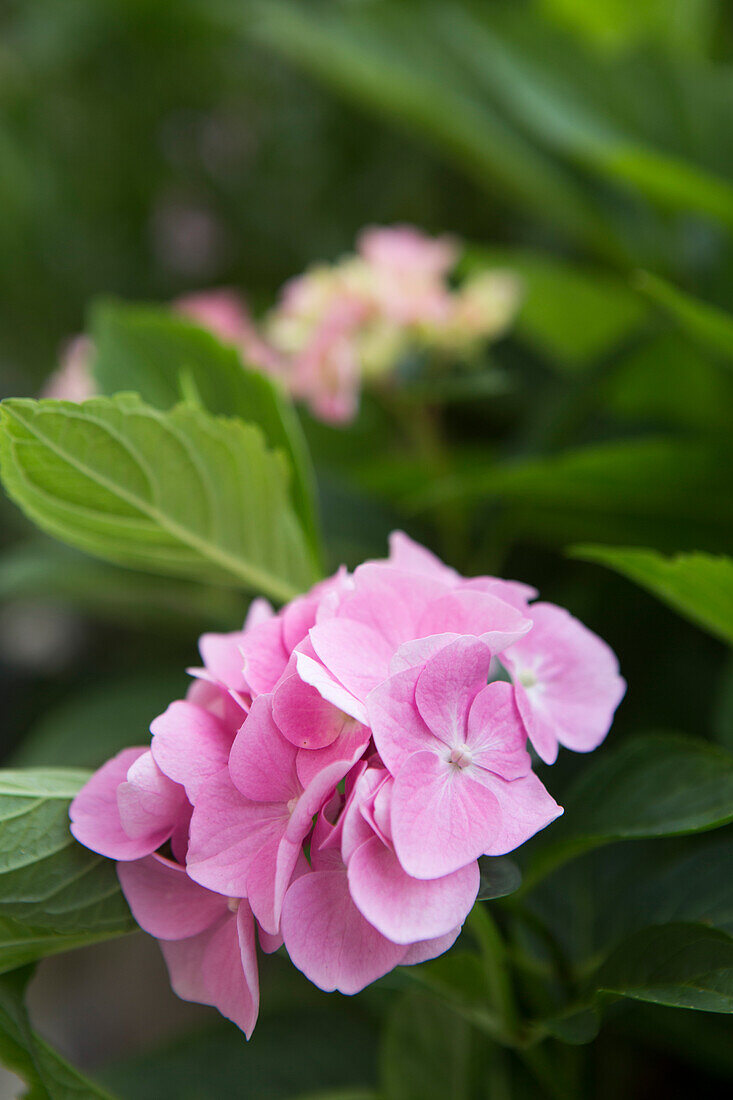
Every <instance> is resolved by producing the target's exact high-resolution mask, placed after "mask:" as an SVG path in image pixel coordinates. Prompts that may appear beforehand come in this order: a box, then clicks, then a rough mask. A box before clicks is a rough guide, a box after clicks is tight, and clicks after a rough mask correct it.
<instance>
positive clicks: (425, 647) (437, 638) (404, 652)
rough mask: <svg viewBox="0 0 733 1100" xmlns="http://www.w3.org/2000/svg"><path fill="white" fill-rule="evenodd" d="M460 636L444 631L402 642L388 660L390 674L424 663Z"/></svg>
mask: <svg viewBox="0 0 733 1100" xmlns="http://www.w3.org/2000/svg"><path fill="white" fill-rule="evenodd" d="M460 637H461V635H460V634H455V633H453V632H452V631H446V633H444V634H428V635H427V636H426V637H425V638H415V639H414V641H412V642H403V643H402V645H401V646H400V648H399V649H398V650H397V652H396V653H395V654H394V655H393V657H392V660H391V661H390V662H389V673H390V676H394V674H395V673H396V672H403V671H404V670H405V669H408V668H415V667H416V666H417V665H420V666H422V665H424V664H426V663H427V662H428V661H429V660H430V658H431V657H434V656H435V654H436V653H439V652H440V650H441V649H444V648H445V647H446V646H447V645H448V644H449V643H450V642H455V641H456V639H457V638H460Z"/></svg>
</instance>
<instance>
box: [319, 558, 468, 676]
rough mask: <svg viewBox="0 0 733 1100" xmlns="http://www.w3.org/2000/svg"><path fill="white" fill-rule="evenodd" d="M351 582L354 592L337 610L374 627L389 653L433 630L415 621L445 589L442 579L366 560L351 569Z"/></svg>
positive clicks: (420, 618)
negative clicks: (406, 571) (421, 626)
mask: <svg viewBox="0 0 733 1100" xmlns="http://www.w3.org/2000/svg"><path fill="white" fill-rule="evenodd" d="M354 584H355V590H354V593H353V594H352V595H350V596H348V597H347V598H346V599H344V601H343V603H342V605H341V608H340V611H339V614H340V615H341V616H343V617H344V618H347V619H349V620H350V621H352V622H360V623H362V624H363V625H364V626H367V627H370V628H371V629H372V630H374V631H375V632H376V633H377V634H379V635H380V637H382V638H383V639H384V641H386V643H387V645H388V648H389V651H390V654H391V653H393V652H394V651H395V650H396V649H397V648H398V646H400V645H402V643H403V642H407V641H410V639H412V638H419V637H421V635H423V634H435V633H437V631H434V630H430V631H428V630H421V629H420V628H419V624H420V622H421V620H422V618H423V617H424V615H425V611H426V608H428V607H429V606H430V605H431V604H432V603H434V602H435V601H436V600H438V599H439V597H441V596H444V595H445V593H446V592H447V591H448V587H447V586H446V584H445V583H443V582H442V581H439V580H436V579H435V577H431V576H425V575H421V574H414V573H404V572H402V571H401V570H399V569H394V568H392V567H391V566H389V565H386V564H385V563H383V562H367V563H366V565H360V566H359V568H358V569H357V570H356V572H355V573H354ZM446 629H448V628H446ZM314 645H315V642H314ZM317 649H318V647H317V646H316V650H317ZM319 655H320V654H319ZM326 663H327V662H326ZM339 679H341V677H340V676H339Z"/></svg>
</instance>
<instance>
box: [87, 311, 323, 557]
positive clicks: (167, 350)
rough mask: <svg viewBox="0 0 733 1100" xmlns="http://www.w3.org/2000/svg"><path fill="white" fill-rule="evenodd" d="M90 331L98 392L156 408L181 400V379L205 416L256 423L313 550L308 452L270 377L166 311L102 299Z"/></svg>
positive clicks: (312, 498)
mask: <svg viewBox="0 0 733 1100" xmlns="http://www.w3.org/2000/svg"><path fill="white" fill-rule="evenodd" d="M91 330H92V335H93V338H94V346H95V349H96V355H95V361H94V376H95V378H96V381H97V384H98V385H99V387H100V392H101V393H104V394H107V395H108V396H112V395H114V394H115V393H118V392H120V391H125V392H127V391H129V390H134V391H135V393H139V394H140V396H141V397H142V399H143V401H146V402H147V403H148V404H149V405H153V406H154V407H155V408H156V409H170V408H171V407H172V406H174V405H176V404H178V402H179V401H181V400H182V399H185V398H186V397H187V394H186V393H185V392H184V391H183V389H182V386H183V384H184V383H183V380H184V378H185V379H187V380H188V383H189V384H190V385H191V384H192V386H193V389H194V391H195V393H196V394H197V395H198V397H199V398H200V401H201V403H202V404H203V406H204V408H205V409H207V410H208V411H209V412H211V413H216V414H218V415H222V416H238V417H240V418H241V419H242V420H245V421H246V422H247V423H252V424H256V425H257V426H258V427H259V428H260V429H261V431H262V433H263V435H264V437H265V441H266V443H267V445H268V446H269V447H271V448H273V449H280V450H281V451H282V452H283V454H284V455H285V456H286V457H287V459H288V461H289V463H290V466H291V469H292V477H293V485H292V493H293V503H294V505H295V510H296V513H297V515H298V516H299V518H300V521H301V523H302V525H303V529H304V531H305V532H306V534H307V535H308V538H309V540H310V541H311V543H312V546H313V548H314V551H316V550H318V529H317V518H316V503H315V492H316V490H315V476H314V473H313V469H312V466H311V461H310V455H309V454H308V448H307V446H306V443H305V439H304V437H303V432H302V429H301V427H300V421H299V420H298V417H297V415H296V413H295V410H294V409H293V406H292V404H291V403H290V402H289V401H288V400H287V398H286V397H285V395H284V394H283V393H282V392H281V391H280V389H279V387H278V384H277V383H276V382H275V381H274V380H273V379H271V378H268V377H267V376H266V375H264V374H263V373H262V372H261V371H258V370H250V369H249V368H247V367H246V366H245V365H244V364H243V363H242V361H241V359H240V356H239V353H238V352H237V350H236V349H235V348H234V347H232V346H229V345H225V344H222V343H220V342H219V341H218V340H217V339H216V338H215V337H214V336H213V335H212V334H211V333H210V332H208V331H206V330H205V329H203V328H199V327H198V326H197V325H195V324H193V323H191V322H190V321H188V320H186V319H185V318H183V317H176V316H175V314H173V313H171V312H170V311H169V310H165V309H160V308H155V307H153V306H137V305H126V304H121V303H110V302H103V303H100V304H99V305H97V306H96V307H95V308H94V309H93V311H92V325H91Z"/></svg>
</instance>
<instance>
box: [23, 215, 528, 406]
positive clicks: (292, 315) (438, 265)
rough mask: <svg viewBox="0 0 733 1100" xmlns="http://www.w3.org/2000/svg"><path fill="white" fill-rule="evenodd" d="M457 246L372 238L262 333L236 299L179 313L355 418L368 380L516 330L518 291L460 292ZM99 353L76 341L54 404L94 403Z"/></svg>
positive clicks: (493, 287)
mask: <svg viewBox="0 0 733 1100" xmlns="http://www.w3.org/2000/svg"><path fill="white" fill-rule="evenodd" d="M457 258H458V245H457V243H456V242H455V241H453V239H452V238H449V237H439V238H435V239H434V238H430V237H427V236H425V235H424V234H422V233H420V232H419V231H418V230H417V229H413V228H412V227H410V226H398V227H393V228H371V229H366V230H364V231H363V232H362V233H361V235H360V237H359V239H358V242H357V252H356V254H354V255H350V256H346V257H344V258H343V259H341V260H340V261H338V262H337V263H335V264H332V265H325V264H323V265H319V266H317V267H313V268H312V269H310V270H309V271H307V272H305V274H303V275H300V276H298V277H297V278H294V279H291V280H290V281H289V282H288V283H286V284H285V286H284V287H283V289H282V292H281V295H280V298H279V300H278V302H277V304H276V306H275V307H274V308H273V309H272V310H271V311H270V312H269V313H268V314H267V316H266V317H265V318H264V319H263V321H262V323H261V324H260V325H258V324H257V323H256V322H255V321H254V320H253V318H252V317H251V315H250V313H249V311H248V309H247V306H246V303H245V302H244V300H243V299H242V298H241V297H240V295H238V294H237V293H236V292H235V291H232V290H227V289H223V290H215V291H206V292H203V293H200V294H191V295H188V296H186V297H184V298H180V299H178V300H177V301H176V302H174V303H173V305H174V308H175V309H176V310H178V311H179V312H181V313H183V314H185V315H186V316H188V317H190V318H192V319H193V320H195V321H197V322H198V323H199V324H201V325H203V326H204V327H205V328H208V329H210V330H211V331H212V332H213V333H214V334H215V335H217V336H218V337H219V338H220V339H222V340H225V341H227V342H228V343H233V344H235V345H236V346H237V347H238V348H239V349H240V351H241V353H242V357H243V359H244V361H245V362H246V363H248V364H249V365H250V366H253V367H256V368H258V369H260V370H262V371H263V372H265V373H267V374H270V375H273V376H275V377H277V378H279V379H280V380H281V382H282V384H283V385H284V387H285V388H286V390H287V391H288V392H289V393H290V394H291V395H292V396H293V397H295V398H297V399H299V400H303V401H305V402H307V403H308V404H309V406H310V408H311V409H312V411H313V412H314V413H315V415H316V416H318V417H320V418H321V419H323V420H326V421H331V422H334V423H342V422H346V421H349V420H351V419H353V417H354V415H355V413H356V410H357V406H358V399H359V391H360V388H361V384H362V381H363V380H368V379H372V378H376V377H379V376H381V375H385V374H387V373H389V371H390V370H392V369H393V368H394V367H395V365H396V364H397V362H398V361H399V360H400V359H401V358H402V357H403V356H404V355H405V354H406V353H407V352H408V351H409V350H411V349H413V348H424V349H428V350H431V351H433V352H436V353H438V354H442V355H450V356H458V357H466V356H467V355H470V354H471V353H472V351H473V350H475V349H476V348H478V347H479V346H480V345H481V344H482V343H484V342H486V341H487V340H490V339H492V338H495V337H497V336H499V335H501V333H502V332H503V331H504V330H505V328H506V327H507V325H508V324H509V322H510V321H511V319H512V317H513V316H514V313H515V312H516V308H517V304H518V299H519V284H518V281H517V279H516V278H515V276H513V275H511V274H510V273H509V272H505V271H483V272H481V273H479V274H477V275H474V276H470V277H469V278H468V279H466V280H465V281H464V282H463V284H462V285H461V286H460V287H459V288H457V289H453V288H452V287H451V286H450V284H449V282H448V276H449V274H450V272H451V270H452V269H453V267H454V266H455V264H456V261H457ZM90 353H91V346H90V344H89V342H88V341H80V340H76V341H73V342H72V344H71V345H70V346H69V349H68V352H67V354H66V356H65V358H64V360H63V362H62V364H61V367H60V368H59V370H58V371H57V372H56V373H55V374H54V375H53V376H52V378H51V379H50V380H49V383H48V384H47V387H46V390H45V392H44V396H46V397H59V398H65V399H66V400H72V401H77V400H83V399H84V398H86V397H92V396H93V392H94V383H93V378H92V373H91V364H90V357H91V354H90Z"/></svg>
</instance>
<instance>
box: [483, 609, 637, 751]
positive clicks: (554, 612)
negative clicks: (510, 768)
mask: <svg viewBox="0 0 733 1100" xmlns="http://www.w3.org/2000/svg"><path fill="white" fill-rule="evenodd" d="M530 614H531V616H532V630H531V631H530V632H529V634H528V635H527V636H526V638H522V639H521V640H519V641H518V642H516V643H515V644H514V645H512V646H510V647H509V649H507V651H506V652H505V653H503V654H502V656H501V661H502V664H504V665H505V666H506V668H507V669H508V670H509V672H510V673H511V676H512V680H513V682H514V690H515V693H516V698H517V706H518V707H519V713H520V714H521V715H522V719H523V720H524V725H525V727H526V730H527V734H528V735H529V738H530V740H531V742H532V744H533V745H534V747H535V749H536V750H537V752H538V754H539V756H540V757H541V758H542V759H543V760H544V761H545V763H547V764H552V763H553V762H554V760H555V759H556V757H557V752H558V746H559V745H564V746H565V747H566V748H568V749H573V750H574V751H575V752H591V750H592V749H595V748H597V747H598V745H600V743H601V741H603V739H604V738H605V736H606V734H607V733H608V730H609V728H610V726H611V722H612V720H613V715H614V711H615V710H616V707H617V706H618V705H619V703H620V702H621V700H622V699H623V697H624V693H625V691H626V683H625V682H624V680H623V679H622V677H621V676H620V675H619V671H618V661H617V659H616V655H615V654H614V652H613V650H612V649H611V648H610V646H608V645H607V644H606V643H605V642H604V641H603V640H602V639H601V638H599V637H598V635H597V634H594V633H593V631H592V630H589V629H588V627H587V626H584V625H583V624H582V623H581V622H579V621H578V620H577V619H575V618H574V617H573V616H572V615H571V614H570V613H569V612H568V611H566V610H565V609H564V608H562V607H556V606H555V605H554V604H551V603H535V604H533V605H532V606H531V608H530Z"/></svg>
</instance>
